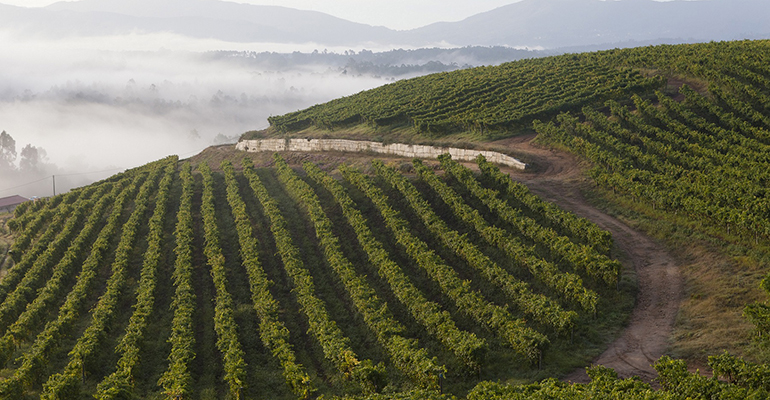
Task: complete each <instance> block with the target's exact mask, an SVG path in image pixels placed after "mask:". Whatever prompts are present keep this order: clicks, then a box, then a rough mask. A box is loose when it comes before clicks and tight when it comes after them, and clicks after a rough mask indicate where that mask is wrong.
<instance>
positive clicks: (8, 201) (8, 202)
mask: <svg viewBox="0 0 770 400" xmlns="http://www.w3.org/2000/svg"><path fill="white" fill-rule="evenodd" d="M25 201H29V199H27V198H24V197H21V196H8V197H3V198H0V214H2V213H5V212H13V210H14V209H16V206H18V205H19V204H21V203H24V202H25Z"/></svg>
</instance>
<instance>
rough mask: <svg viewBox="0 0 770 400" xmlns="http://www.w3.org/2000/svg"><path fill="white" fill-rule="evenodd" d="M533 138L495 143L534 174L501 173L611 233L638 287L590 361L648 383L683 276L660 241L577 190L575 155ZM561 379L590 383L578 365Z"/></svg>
mask: <svg viewBox="0 0 770 400" xmlns="http://www.w3.org/2000/svg"><path fill="white" fill-rule="evenodd" d="M533 138H534V136H533V135H528V136H523V137H516V138H512V139H507V140H504V141H500V142H497V143H495V144H497V145H504V146H506V147H510V148H512V149H515V151H517V152H519V153H522V154H526V155H527V157H529V159H531V160H533V163H534V164H536V166H537V169H536V172H534V173H531V172H521V171H517V170H513V169H506V170H505V171H506V172H509V173H510V176H511V178H512V179H515V180H517V181H520V182H522V183H524V184H525V185H527V186H528V187H529V188H530V190H531V191H532V192H534V193H536V194H538V195H540V196H542V197H543V198H545V199H547V200H549V201H552V202H554V203H556V204H558V205H559V206H560V207H563V208H565V209H567V210H570V211H572V212H574V213H575V214H577V215H579V216H581V217H585V218H587V219H589V220H591V221H593V222H594V223H596V224H597V225H599V226H600V227H602V228H603V229H606V230H608V231H610V232H612V235H613V238H614V240H615V244H616V246H617V247H618V249H620V251H621V252H622V253H623V254H624V255H625V258H626V260H627V261H626V262H625V263H624V264H625V265H626V266H627V267H632V268H633V269H634V271H635V275H636V281H637V284H638V288H639V290H638V296H637V299H636V304H635V307H634V310H633V311H632V313H631V316H630V318H629V323H628V326H626V327H625V328H624V329H623V330H622V332H621V334H620V336H619V337H618V338H617V339H615V340H614V341H613V342H612V343H611V344H610V346H609V348H608V349H607V350H606V351H605V352H604V353H602V354H601V355H600V356H599V357H597V358H596V359H595V360H593V362H592V363H593V364H595V365H604V366H606V367H610V368H613V369H615V371H616V372H617V373H618V375H619V376H620V377H621V378H628V377H631V376H638V377H640V378H641V379H642V380H643V381H646V382H651V381H652V380H653V379H654V378H655V377H656V376H657V373H656V372H655V370H654V369H653V368H652V364H653V363H654V362H655V361H657V360H658V358H660V357H661V356H662V355H663V354H665V352H666V349H667V347H668V344H669V343H668V340H669V337H670V336H671V333H672V331H673V327H674V321H675V318H676V314H677V311H678V310H679V307H680V304H681V301H682V293H683V288H684V280H683V278H682V276H681V274H680V271H679V268H678V265H677V263H676V261H675V259H674V258H673V257H672V256H671V255H670V254H669V252H668V251H667V250H666V248H665V247H664V246H663V245H661V244H660V243H658V242H656V241H655V240H653V239H652V238H650V237H648V236H647V235H645V234H643V233H641V232H639V231H636V230H634V229H633V228H631V227H629V226H628V225H626V224H624V223H623V222H622V221H620V220H618V219H616V218H614V217H612V216H610V215H608V214H606V213H604V212H602V211H601V210H598V209H597V208H595V207H593V206H592V205H590V204H589V202H588V201H587V200H586V199H585V198H584V197H583V196H582V194H581V192H580V188H581V186H582V185H585V179H584V175H583V172H582V168H581V165H580V162H579V161H578V160H577V159H576V158H575V157H573V156H572V155H570V154H567V153H564V152H560V151H556V150H550V149H544V148H541V147H538V146H535V145H533V144H532V143H531V141H532V139H533ZM563 379H564V380H565V381H571V382H580V383H585V382H588V381H589V378H588V376H587V375H586V372H585V369H583V368H581V369H578V370H576V371H573V372H572V373H570V374H568V375H567V376H565V377H564V378H563Z"/></svg>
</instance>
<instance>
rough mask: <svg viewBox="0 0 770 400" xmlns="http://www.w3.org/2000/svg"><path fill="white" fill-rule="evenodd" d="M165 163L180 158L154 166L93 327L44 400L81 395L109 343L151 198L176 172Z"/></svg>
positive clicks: (120, 246)
mask: <svg viewBox="0 0 770 400" xmlns="http://www.w3.org/2000/svg"><path fill="white" fill-rule="evenodd" d="M164 163H173V164H175V163H176V158H175V157H173V158H170V159H169V160H166V161H165V162H163V163H160V162H159V163H156V164H154V166H153V167H154V168H153V169H152V170H151V172H150V175H149V177H148V179H147V181H146V182H145V184H143V185H142V187H141V188H140V189H139V193H138V194H137V196H136V199H135V200H134V209H133V211H132V212H131V216H130V217H129V218H128V220H127V221H126V222H125V223H124V224H123V226H122V232H121V236H120V242H118V247H117V249H116V250H115V258H114V260H113V261H112V271H111V272H112V274H111V275H110V278H109V279H108V280H107V285H106V289H105V291H104V293H102V295H101V297H99V300H98V302H97V304H96V306H95V307H94V309H93V311H92V312H91V320H90V324H89V325H88V327H87V328H86V330H85V332H83V334H82V335H81V336H80V337H79V338H78V340H77V343H75V346H74V347H73V349H72V350H71V351H70V352H69V354H68V357H69V362H68V363H67V365H66V366H65V367H64V371H62V372H60V373H57V374H54V375H51V376H50V377H49V378H48V381H47V382H45V384H43V392H42V394H41V398H43V399H60V398H62V397H65V398H66V397H74V396H77V395H78V394H79V393H80V385H81V384H82V380H83V378H84V377H85V376H86V375H87V369H88V368H87V365H88V363H89V361H91V359H92V358H94V357H98V356H99V354H98V349H99V347H100V345H101V343H102V341H103V340H104V339H105V336H106V331H107V327H108V326H109V324H110V322H111V321H113V320H114V318H115V313H116V309H117V306H118V301H119V299H120V296H121V294H122V293H123V290H124V288H125V286H126V284H127V281H128V275H129V268H130V266H129V263H130V262H131V255H132V253H133V251H134V244H135V243H136V241H137V240H138V238H137V234H138V231H139V228H140V226H141V225H142V224H143V222H144V219H145V214H146V212H147V209H148V208H149V206H150V197H151V196H152V194H153V192H155V191H156V187H155V186H156V185H157V184H158V180H159V179H160V176H161V175H162V174H163V173H166V174H167V175H170V174H171V173H172V170H168V171H166V170H165V169H164V168H163V167H164Z"/></svg>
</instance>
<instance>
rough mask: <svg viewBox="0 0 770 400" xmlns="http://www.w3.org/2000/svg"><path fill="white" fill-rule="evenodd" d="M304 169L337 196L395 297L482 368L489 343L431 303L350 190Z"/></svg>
mask: <svg viewBox="0 0 770 400" xmlns="http://www.w3.org/2000/svg"><path fill="white" fill-rule="evenodd" d="M304 168H305V171H307V173H308V175H309V176H310V177H311V178H312V179H313V180H315V181H316V182H318V183H320V184H322V185H323V186H324V187H325V188H326V189H327V190H328V191H329V192H331V193H332V195H333V196H334V199H335V201H336V202H337V204H339V206H340V207H341V208H342V212H343V214H344V215H345V218H346V220H347V222H348V224H350V225H351V226H352V227H353V229H354V230H355V232H356V236H357V239H358V242H359V243H360V244H361V246H362V247H363V249H364V251H365V252H366V255H367V257H368V258H369V261H370V262H371V263H372V264H373V265H374V266H375V267H376V268H377V272H378V273H379V275H380V276H381V277H382V278H383V279H384V280H385V281H387V282H388V284H389V285H390V288H391V290H392V291H393V293H394V294H395V295H396V298H398V300H399V301H400V302H401V303H402V304H404V305H405V306H406V308H407V309H408V310H409V312H410V313H411V315H412V316H413V317H414V318H415V319H416V320H417V321H419V322H420V323H421V324H422V325H423V326H424V327H425V328H426V329H427V330H428V331H429V332H430V333H431V334H432V335H434V336H436V337H437V338H438V339H439V340H440V341H441V342H442V343H443V344H444V346H445V347H446V348H447V349H449V350H450V351H451V352H453V353H454V354H455V355H457V357H458V358H459V359H461V360H462V361H463V362H464V363H465V364H466V365H467V366H468V367H470V368H472V369H478V368H480V365H479V364H480V362H481V361H483V356H484V353H485V352H486V351H487V344H486V342H485V341H484V340H483V339H479V338H478V337H476V335H474V334H472V333H468V332H465V331H462V330H460V329H458V328H457V325H456V324H455V321H454V320H453V319H452V317H451V316H450V315H449V313H448V312H447V311H446V310H444V309H442V306H441V305H440V304H438V303H435V302H432V301H430V300H428V299H427V298H426V297H425V294H423V293H422V291H420V289H419V288H418V287H416V286H415V285H414V283H412V282H411V281H410V279H409V278H408V277H407V276H406V274H404V271H403V270H402V268H401V266H399V265H398V264H396V263H395V262H394V261H393V260H392V258H391V256H389V255H388V252H387V251H386V250H385V249H384V248H383V245H382V243H380V242H379V241H378V240H377V239H376V238H375V237H374V235H373V234H372V230H371V228H370V227H369V224H368V223H367V221H366V219H365V218H364V216H363V215H362V214H361V211H359V210H358V209H357V208H356V207H355V205H354V203H353V200H352V199H351V198H350V196H349V195H348V193H347V192H346V191H345V189H344V188H343V187H342V185H341V184H340V183H339V182H337V180H335V179H334V178H332V177H331V176H329V175H328V174H326V173H324V172H323V171H322V170H321V169H320V168H318V166H317V165H315V164H312V163H305V165H304Z"/></svg>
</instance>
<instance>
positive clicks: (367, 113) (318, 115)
mask: <svg viewBox="0 0 770 400" xmlns="http://www.w3.org/2000/svg"><path fill="white" fill-rule="evenodd" d="M663 84H664V81H663V80H662V79H660V77H646V76H644V75H642V74H641V73H640V72H639V71H638V69H635V68H631V67H621V68H617V67H615V66H613V65H608V64H606V63H604V62H602V60H601V58H589V57H585V56H582V55H569V56H560V57H548V58H541V59H533V60H522V61H517V62H513V63H508V64H503V65H501V66H497V67H480V68H473V69H469V70H461V71H455V72H450V73H439V74H433V75H429V76H425V77H420V78H414V79H408V80H403V81H399V82H396V83H393V84H390V85H386V86H383V87H380V88H376V89H372V90H369V91H365V92H362V93H359V94H356V95H353V96H349V97H343V98H341V99H337V100H333V101H331V102H329V103H325V104H320V105H316V106H313V107H310V108H308V109H306V110H301V111H297V112H294V113H290V114H286V115H283V116H273V117H270V118H269V121H270V125H271V128H272V129H275V130H277V131H279V132H281V133H286V132H291V131H298V130H303V129H306V128H310V127H313V128H315V129H322V130H329V131H334V130H336V129H340V128H345V127H349V126H355V125H359V124H365V125H368V126H374V127H397V126H402V125H405V126H408V127H410V129H412V130H413V131H414V134H416V135H417V136H423V137H425V136H427V137H441V136H446V135H451V134H453V133H458V132H463V131H472V132H474V133H475V134H476V136H477V137H480V138H482V139H490V138H493V137H497V136H506V135H509V132H510V131H511V130H514V129H522V128H525V129H526V128H528V127H529V126H530V125H531V123H532V121H533V120H535V119H544V118H550V117H553V116H555V115H556V114H558V113H559V112H562V111H568V110H572V109H580V107H583V106H586V105H596V104H601V103H603V102H604V101H606V100H607V99H625V98H628V97H629V96H630V95H631V94H634V93H640V94H642V93H648V92H650V91H651V90H654V89H656V88H660V87H662V85H663Z"/></svg>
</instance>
